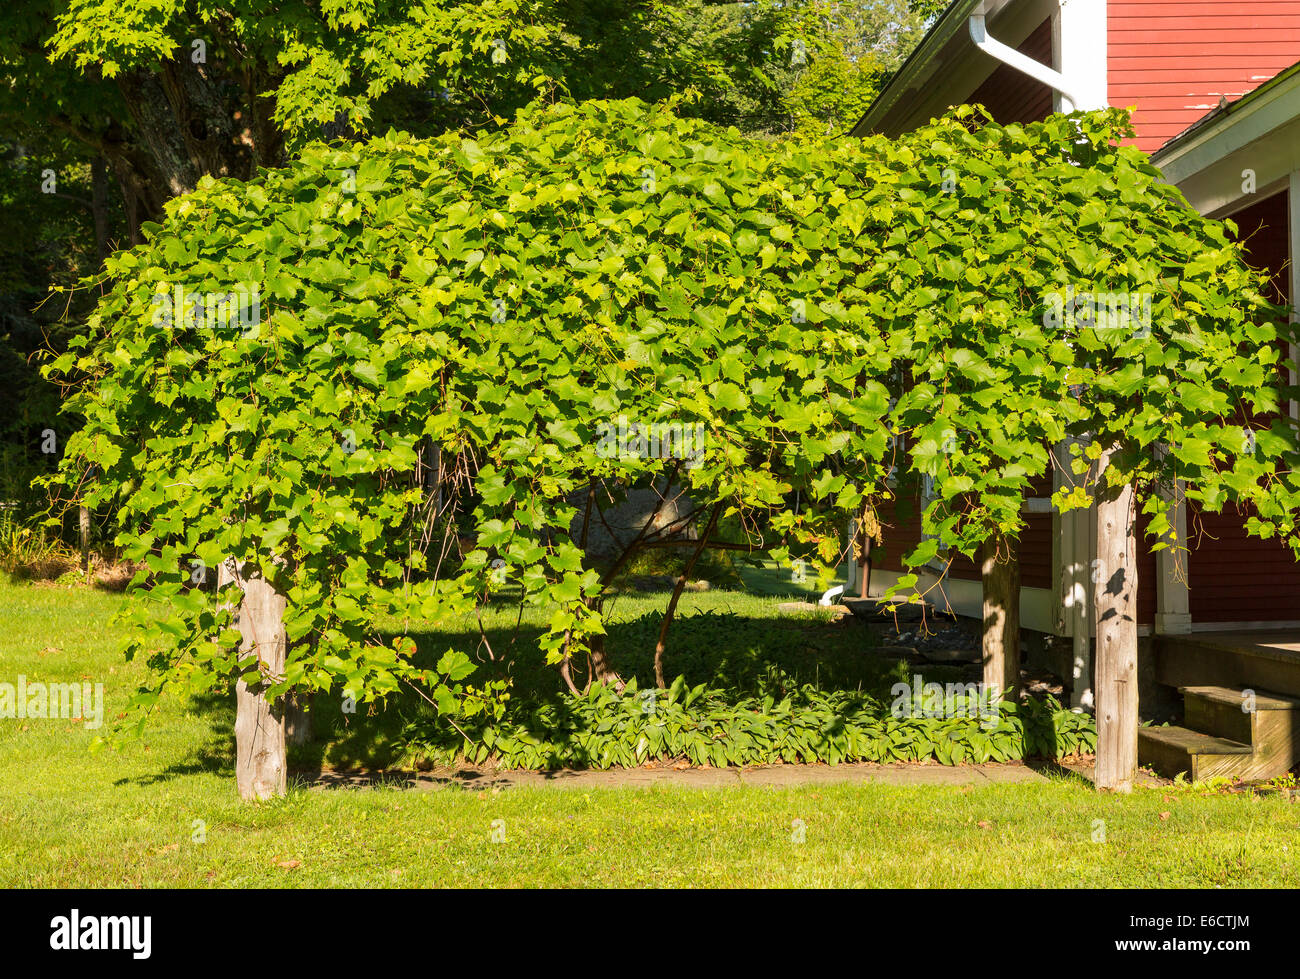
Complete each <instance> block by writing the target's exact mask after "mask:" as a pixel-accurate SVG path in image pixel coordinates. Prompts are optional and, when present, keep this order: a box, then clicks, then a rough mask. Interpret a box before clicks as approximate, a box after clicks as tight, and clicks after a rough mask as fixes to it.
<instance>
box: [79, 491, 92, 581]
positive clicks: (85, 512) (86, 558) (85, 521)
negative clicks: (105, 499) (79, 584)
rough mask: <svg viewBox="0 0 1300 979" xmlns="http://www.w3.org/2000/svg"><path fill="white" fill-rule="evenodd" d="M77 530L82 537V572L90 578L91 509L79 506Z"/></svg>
mask: <svg viewBox="0 0 1300 979" xmlns="http://www.w3.org/2000/svg"><path fill="white" fill-rule="evenodd" d="M78 511H79V512H78V513H77V530H78V536H79V537H80V539H81V573H82V574H84V575H85V576H86V578H87V580H89V578H90V510H89V509H88V508H87V507H84V506H83V507H78Z"/></svg>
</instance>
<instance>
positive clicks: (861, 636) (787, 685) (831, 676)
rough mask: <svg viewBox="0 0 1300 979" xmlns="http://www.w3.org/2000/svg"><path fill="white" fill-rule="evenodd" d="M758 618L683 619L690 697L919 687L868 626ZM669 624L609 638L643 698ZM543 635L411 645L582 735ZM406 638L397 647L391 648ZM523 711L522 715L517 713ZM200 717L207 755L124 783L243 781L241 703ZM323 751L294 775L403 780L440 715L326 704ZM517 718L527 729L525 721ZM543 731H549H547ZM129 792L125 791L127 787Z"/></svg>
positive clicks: (712, 615)
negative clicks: (424, 729)
mask: <svg viewBox="0 0 1300 979" xmlns="http://www.w3.org/2000/svg"><path fill="white" fill-rule="evenodd" d="M773 613H774V614H773V615H772V616H771V617H752V616H742V615H737V614H735V613H733V612H727V611H699V612H695V613H690V614H685V615H679V616H678V618H677V620H676V622H675V623H674V625H673V629H672V631H671V633H670V635H669V650H668V655H667V660H666V663H667V674H668V676H669V678H670V679H671V678H675V677H677V676H678V675H681V676H683V677H684V678H685V681H686V684H687V686H688V687H694V686H696V685H698V684H702V683H703V684H707V685H708V686H709V687H710V688H714V689H717V690H721V691H723V694H724V696H726V697H728V698H734V700H735V701H739V700H740V699H742V698H743V697H746V696H752V695H754V694H755V693H757V692H758V691H759V689H760V686H762V687H764V688H765V689H767V690H768V691H770V692H774V693H776V694H777V695H778V696H783V695H784V694H785V693H786V692H789V691H791V690H793V689H795V688H798V687H801V686H803V685H807V684H810V685H812V686H814V687H817V688H818V689H820V690H824V691H833V690H848V691H855V692H859V693H865V694H871V695H875V696H877V697H885V696H886V695H887V693H888V691H889V688H890V687H891V686H892V685H893V684H894V683H895V682H897V681H899V680H905V679H907V675H908V673H909V670H908V669H907V668H906V665H905V664H904V663H903V662H902V661H901V660H899V659H898V658H897V657H896V656H893V655H889V654H888V653H887V652H884V651H880V650H879V649H878V646H877V644H876V641H875V640H874V638H873V637H872V636H871V634H870V633H869V631H868V630H867V629H866V628H865V627H864V626H863V625H862V623H860V622H858V621H856V620H853V619H848V620H845V621H843V622H839V623H832V622H829V621H826V620H821V619H814V618H783V617H779V616H777V615H775V609H773ZM660 622H661V613H660V612H657V611H652V612H648V613H646V614H643V615H640V616H638V617H636V618H632V619H630V620H625V621H614V622H611V623H609V625H608V626H607V628H608V634H607V638H606V648H607V650H608V652H609V654H610V656H611V659H612V661H613V663H614V666H615V668H616V669H617V670H618V672H619V674H620V675H621V676H622V677H623V678H624V679H625V680H632V679H633V678H635V680H636V683H637V686H638V688H639V689H646V688H647V687H652V686H654V647H655V643H656V642H657V640H658V634H659V626H660ZM542 631H543V630H542V629H541V627H540V626H537V625H529V624H527V623H524V624H523V625H522V626H520V627H518V628H516V627H515V625H514V623H513V622H512V623H510V625H508V626H506V625H502V626H493V627H491V628H488V629H487V630H486V631H485V633H484V634H482V635H481V634H480V633H479V631H478V630H477V629H476V628H474V627H472V626H471V627H469V628H462V629H459V630H446V631H424V632H419V631H414V632H411V633H410V636H411V638H412V639H414V640H415V642H416V647H417V649H418V650H419V652H418V653H417V655H416V662H417V664H419V665H421V666H432V665H433V664H434V663H436V662H437V660H438V659H439V658H440V657H441V656H442V655H443V653H445V652H446V651H447V650H448V649H460V650H464V651H466V652H468V653H469V655H470V656H471V658H472V659H474V660H475V662H476V664H477V669H476V670H475V672H474V673H473V674H471V675H470V676H469V677H468V678H467V681H466V682H468V683H470V684H472V685H474V686H482V685H483V684H485V683H487V682H489V681H493V680H508V681H509V682H510V694H511V699H512V701H513V702H514V703H515V704H516V705H517V707H523V706H525V705H526V706H527V708H528V709H529V710H531V711H536V710H539V709H542V708H545V709H546V710H547V711H548V712H551V716H550V717H549V718H548V720H547V723H546V726H545V729H546V730H547V731H548V732H549V733H550V734H551V735H554V733H555V732H556V731H557V730H560V731H564V730H572V729H576V728H577V727H579V726H580V725H579V724H578V723H577V722H576V720H573V717H574V715H573V712H572V711H571V709H570V705H569V704H568V703H567V702H566V700H565V699H564V694H565V691H566V688H565V687H564V684H563V681H562V680H561V678H560V676H559V672H558V670H557V668H556V667H554V666H551V665H548V664H547V663H546V661H545V656H544V654H543V653H542V652H541V650H540V649H539V647H538V638H539V637H540V635H541V634H542ZM394 637H395V634H393V635H387V636H384V637H383V638H384V639H385V641H388V640H391V639H392V638H394ZM575 679H576V680H577V682H578V685H579V686H580V687H581V686H583V685H584V683H585V680H586V677H585V670H584V668H583V664H578V663H575ZM516 709H517V708H516ZM191 710H193V711H194V712H196V713H200V714H202V715H204V717H205V719H206V720H207V722H208V723H209V725H210V732H209V736H208V737H207V739H206V740H205V741H204V743H203V745H202V746H201V747H200V748H199V749H197V750H196V751H195V753H194V755H193V756H192V757H191V758H190V759H187V760H186V761H185V762H183V763H179V764H175V765H171V766H169V767H168V768H166V769H163V770H162V771H160V772H157V773H153V774H148V775H142V776H139V777H136V778H133V779H124V780H122V781H124V782H132V783H135V784H156V783H158V782H164V781H168V780H170V779H173V778H177V777H181V776H186V775H196V774H205V773H210V774H218V775H222V776H223V777H226V776H233V774H234V756H235V744H234V734H233V725H234V705H233V698H232V697H230V696H208V697H204V698H200V699H197V700H196V701H194V702H193V703H192V704H191ZM310 715H311V727H312V735H313V737H312V740H311V741H309V742H307V743H305V744H297V745H295V744H290V745H289V751H288V754H289V767H290V771H291V772H294V773H297V774H300V775H303V776H305V777H307V778H308V779H315V780H316V781H317V782H318V783H319V782H320V781H321V779H324V778H326V776H327V775H328V774H329V773H331V772H347V771H357V770H367V771H371V772H374V771H380V774H379V775H377V776H376V777H378V778H381V779H382V778H390V777H392V776H390V775H388V774H385V773H383V772H382V771H381V770H383V769H388V768H392V767H394V766H397V765H404V764H405V763H408V762H409V761H410V759H409V758H407V757H406V756H405V755H406V751H407V749H406V739H405V737H404V731H405V730H406V728H407V727H408V725H409V724H411V723H412V722H415V721H420V722H421V723H425V724H427V723H429V722H431V721H433V720H434V715H433V712H432V711H431V709H430V708H428V706H427V704H426V703H425V702H424V701H423V700H422V698H421V697H420V696H419V695H418V694H417V693H416V692H414V691H412V690H409V689H407V690H403V691H401V692H400V694H395V695H393V696H390V697H389V698H388V699H387V701H386V702H385V703H383V704H364V703H358V704H356V705H355V712H353V713H347V712H345V710H344V702H343V698H342V696H341V694H338V693H337V692H336V693H333V694H330V693H317V694H315V695H313V697H312V698H311V706H310ZM524 716H526V714H525V715H523V716H521V715H520V714H516V715H515V717H516V719H517V720H518V719H523V717H524ZM539 730H540V728H539ZM547 761H548V764H547V765H543V766H542V767H544V768H545V767H582V766H583V765H584V764H587V763H590V762H594V758H584V757H582V756H581V753H579V754H578V755H577V756H576V757H575V755H574V753H573V749H572V746H570V750H569V753H567V754H566V756H565V757H564V758H563V759H561V758H559V757H555V758H551V759H548V760H547ZM480 777H481V775H480V773H477V772H473V771H472V770H469V769H466V771H465V772H464V773H462V775H461V776H460V777H459V778H458V779H452V781H456V782H457V783H458V784H472V782H473V780H474V779H476V778H480ZM119 784H120V783H119Z"/></svg>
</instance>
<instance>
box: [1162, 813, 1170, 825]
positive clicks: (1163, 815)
mask: <svg viewBox="0 0 1300 979" xmlns="http://www.w3.org/2000/svg"><path fill="white" fill-rule="evenodd" d="M1168 818H1169V813H1168V812H1162V813H1161V814H1160V821H1161V822H1162V823H1163V822H1164V821H1165V820H1166V819H1168Z"/></svg>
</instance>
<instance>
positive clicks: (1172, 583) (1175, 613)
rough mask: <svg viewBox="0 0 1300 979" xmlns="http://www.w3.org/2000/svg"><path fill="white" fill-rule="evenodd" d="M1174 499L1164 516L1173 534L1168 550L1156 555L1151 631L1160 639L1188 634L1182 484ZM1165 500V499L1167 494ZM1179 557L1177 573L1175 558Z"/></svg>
mask: <svg viewBox="0 0 1300 979" xmlns="http://www.w3.org/2000/svg"><path fill="white" fill-rule="evenodd" d="M1175 496H1176V497H1177V499H1170V500H1169V508H1168V510H1167V511H1166V514H1167V516H1168V518H1169V525H1170V526H1171V527H1172V528H1173V531H1174V538H1175V539H1174V540H1173V541H1171V544H1172V545H1173V546H1172V547H1166V548H1165V549H1164V550H1163V551H1157V552H1156V623H1155V631H1156V633H1157V634H1158V635H1163V636H1180V635H1186V634H1187V633H1189V632H1191V631H1192V614H1191V606H1190V604H1189V597H1190V596H1189V595H1188V591H1187V573H1188V570H1189V568H1190V565H1191V552H1190V551H1188V550H1186V548H1187V504H1186V503H1184V502H1183V493H1182V481H1181V480H1180V481H1179V486H1178V491H1177V493H1176V494H1175ZM1165 497H1166V498H1167V499H1168V498H1169V494H1168V493H1166V494H1165ZM1180 554H1181V555H1182V560H1181V564H1182V567H1181V569H1180V568H1179V563H1180V560H1179V555H1180Z"/></svg>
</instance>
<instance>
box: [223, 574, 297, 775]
mask: <svg viewBox="0 0 1300 979" xmlns="http://www.w3.org/2000/svg"><path fill="white" fill-rule="evenodd" d="M231 580H234V581H237V582H238V583H239V585H240V587H241V588H242V589H243V592H244V594H243V599H242V601H241V603H240V606H239V616H238V619H237V620H236V626H237V627H238V629H239V634H240V644H239V652H240V658H241V659H243V658H246V656H247V654H249V653H254V654H256V656H257V659H258V664H259V668H260V669H261V671H262V676H263V678H264V679H263V680H262V681H260V682H258V683H255V684H251V685H250V684H247V683H245V682H244V681H243V679H242V678H241V679H240V680H238V681H236V683H235V782H236V784H237V786H238V788H239V797H240V798H241V799H269V798H271V797H273V796H277V795H284V794H285V791H286V789H287V786H288V758H287V755H286V751H285V707H286V705H285V704H284V702H283V701H281V702H278V703H272V702H271V701H270V700H268V699H267V697H266V687H267V685H268V682H269V681H270V680H271V679H272V678H278V677H281V676H283V675H284V663H285V656H286V655H287V653H288V647H289V643H288V637H287V635H286V634H285V629H284V610H285V605H286V600H285V597H284V596H283V595H281V594H279V593H277V592H276V590H275V588H274V586H273V585H271V583H270V582H268V581H267V580H266V579H265V578H262V577H257V578H245V577H244V576H243V573H242V569H240V568H238V567H236V565H235V562H233V561H226V562H224V563H223V564H222V565H221V569H220V571H219V574H218V587H220V586H221V585H224V584H225V583H226V582H228V581H231Z"/></svg>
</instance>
